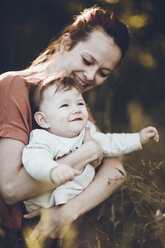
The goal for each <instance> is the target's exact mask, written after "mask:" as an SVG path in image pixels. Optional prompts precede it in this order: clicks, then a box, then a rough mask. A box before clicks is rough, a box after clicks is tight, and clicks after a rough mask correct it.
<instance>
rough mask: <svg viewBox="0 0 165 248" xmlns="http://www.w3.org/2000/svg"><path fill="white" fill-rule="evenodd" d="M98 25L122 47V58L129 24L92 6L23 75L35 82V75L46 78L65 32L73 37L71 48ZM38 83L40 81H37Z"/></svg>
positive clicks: (111, 13)
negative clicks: (46, 72)
mask: <svg viewBox="0 0 165 248" xmlns="http://www.w3.org/2000/svg"><path fill="white" fill-rule="evenodd" d="M96 27H101V28H102V29H103V30H104V31H105V32H106V33H107V34H108V35H109V36H110V37H112V38H113V39H114V42H115V44H116V45H117V46H118V47H119V48H120V50H121V53H122V58H123V57H124V56H125V52H126V51H127V49H128V45H129V31H128V28H127V26H126V25H125V24H124V23H123V22H122V21H121V20H120V19H119V18H118V17H117V16H116V15H115V14H114V13H113V12H110V11H107V10H103V9H101V8H100V7H91V8H88V9H85V10H84V11H83V12H82V13H80V15H78V16H76V17H75V18H74V22H73V23H72V24H70V25H68V26H67V27H66V28H65V29H64V30H63V31H62V33H61V35H60V37H59V38H58V39H57V40H55V41H53V42H52V43H51V44H50V45H49V46H48V47H47V48H46V49H45V51H44V52H43V53H41V54H40V55H39V56H38V57H37V58H36V59H35V60H34V61H33V63H32V64H31V66H30V67H29V68H27V69H26V70H24V71H23V74H22V75H23V76H24V77H25V78H26V79H27V81H28V80H29V83H30V82H31V81H32V83H35V82H34V81H35V80H34V77H33V76H37V78H39V79H40V78H42V79H43V78H44V77H45V70H46V69H47V68H48V65H49V63H50V61H51V59H52V56H53V55H54V54H55V53H56V52H58V51H59V50H60V43H61V40H62V38H63V35H64V34H65V33H69V34H70V37H71V41H72V42H71V44H70V49H72V48H73V47H74V46H75V45H76V44H77V43H78V42H79V41H83V40H86V39H87V38H88V34H89V33H90V32H91V31H93V29H95V28H96ZM36 83H38V81H37V82H36Z"/></svg>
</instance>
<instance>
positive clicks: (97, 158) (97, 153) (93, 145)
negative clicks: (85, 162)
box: [84, 128, 103, 168]
mask: <svg viewBox="0 0 165 248" xmlns="http://www.w3.org/2000/svg"><path fill="white" fill-rule="evenodd" d="M86 142H89V144H90V148H92V149H93V154H94V156H95V159H94V160H93V161H92V162H90V164H92V165H93V166H94V168H96V167H97V166H99V165H100V163H101V161H102V159H103V152H102V150H101V148H100V146H99V144H98V142H97V141H96V140H94V139H93V138H92V137H91V134H90V130H89V128H86V129H85V137H84V143H86Z"/></svg>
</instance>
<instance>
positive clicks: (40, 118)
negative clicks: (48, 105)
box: [34, 112, 49, 129]
mask: <svg viewBox="0 0 165 248" xmlns="http://www.w3.org/2000/svg"><path fill="white" fill-rule="evenodd" d="M34 119H35V121H36V122H37V124H38V125H39V126H40V127H42V128H44V129H47V128H49V123H48V122H47V118H46V116H45V115H44V113H42V112H36V113H35V114H34Z"/></svg>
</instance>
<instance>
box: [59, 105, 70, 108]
mask: <svg viewBox="0 0 165 248" xmlns="http://www.w3.org/2000/svg"><path fill="white" fill-rule="evenodd" d="M68 106H69V105H68V104H63V105H61V106H60V108H65V107H68Z"/></svg>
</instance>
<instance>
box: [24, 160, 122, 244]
mask: <svg viewBox="0 0 165 248" xmlns="http://www.w3.org/2000/svg"><path fill="white" fill-rule="evenodd" d="M120 171H121V172H122V173H121V172H120ZM124 174H125V170H124V168H123V166H122V164H121V162H120V161H119V159H117V158H113V159H105V160H104V162H103V164H102V166H101V167H100V169H99V171H98V172H97V174H96V176H95V178H94V180H93V182H92V183H91V184H90V185H89V186H88V187H87V188H86V189H85V190H84V191H83V192H82V193H80V194H79V195H77V196H76V197H75V198H73V199H72V200H70V201H69V202H68V203H66V204H65V205H63V206H60V207H55V208H51V209H40V210H37V211H35V212H33V213H30V214H28V215H27V217H28V218H31V217H34V216H36V215H39V214H40V215H41V219H40V221H39V223H38V224H37V226H36V228H35V230H34V231H33V233H32V238H39V239H44V238H46V237H47V236H49V237H51V238H55V237H57V236H60V237H63V236H64V235H65V233H66V232H67V231H68V229H69V227H70V225H71V224H72V223H73V222H74V221H75V220H76V219H77V218H78V217H79V216H81V215H83V214H84V213H86V212H88V211H89V210H91V209H93V208H94V207H96V206H97V205H99V204H100V203H101V202H103V201H104V200H105V199H107V198H108V197H109V196H110V195H111V194H112V193H113V192H114V191H115V190H116V189H117V188H118V187H119V185H120V184H121V183H122V182H123V180H124V176H123V175H124ZM47 216H51V218H47Z"/></svg>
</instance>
